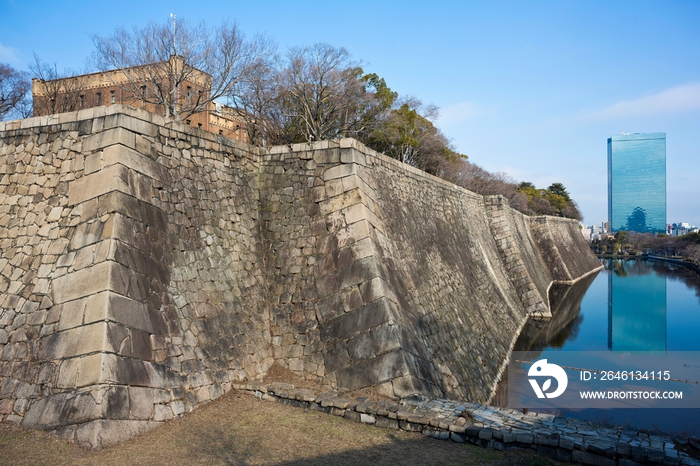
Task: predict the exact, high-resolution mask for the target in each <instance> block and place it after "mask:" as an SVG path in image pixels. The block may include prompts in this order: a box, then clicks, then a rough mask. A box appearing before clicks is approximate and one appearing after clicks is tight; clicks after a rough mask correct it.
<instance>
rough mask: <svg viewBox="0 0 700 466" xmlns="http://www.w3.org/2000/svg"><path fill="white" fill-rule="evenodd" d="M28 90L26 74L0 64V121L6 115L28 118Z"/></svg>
mask: <svg viewBox="0 0 700 466" xmlns="http://www.w3.org/2000/svg"><path fill="white" fill-rule="evenodd" d="M29 89H30V84H29V77H28V75H27V73H26V72H23V71H17V70H15V69H14V68H12V67H11V66H10V65H6V64H4V63H0V119H2V118H4V117H5V116H6V115H11V116H15V115H16V116H18V117H25V116H28V115H27V114H26V113H27V110H26V109H27V108H28V106H29V105H28V99H27V94H28V92H29Z"/></svg>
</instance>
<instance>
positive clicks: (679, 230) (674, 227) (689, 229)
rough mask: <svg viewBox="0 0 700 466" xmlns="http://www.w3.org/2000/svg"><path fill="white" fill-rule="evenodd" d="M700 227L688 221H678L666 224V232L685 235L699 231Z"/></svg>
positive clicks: (670, 234) (672, 234) (673, 234)
mask: <svg viewBox="0 0 700 466" xmlns="http://www.w3.org/2000/svg"><path fill="white" fill-rule="evenodd" d="M697 231H698V227H695V226H691V225H690V223H688V222H678V223H671V224H668V225H666V233H667V234H668V235H669V236H683V235H687V234H688V233H697Z"/></svg>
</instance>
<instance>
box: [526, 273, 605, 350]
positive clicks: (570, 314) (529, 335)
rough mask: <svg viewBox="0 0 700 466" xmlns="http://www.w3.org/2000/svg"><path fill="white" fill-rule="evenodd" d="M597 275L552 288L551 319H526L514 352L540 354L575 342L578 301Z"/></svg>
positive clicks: (579, 322)
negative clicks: (536, 352) (535, 352)
mask: <svg viewBox="0 0 700 466" xmlns="http://www.w3.org/2000/svg"><path fill="white" fill-rule="evenodd" d="M597 275H598V274H597V273H595V274H592V275H589V276H587V277H585V278H583V279H581V280H579V281H578V282H576V283H575V284H574V285H571V286H569V285H552V287H551V288H550V290H549V302H550V307H551V309H552V318H551V319H548V320H544V321H537V320H533V319H530V320H529V321H528V322H527V324H525V327H524V328H523V330H522V332H521V333H520V337H519V338H518V341H517V342H516V343H515V347H514V348H513V350H514V351H541V350H544V349H546V348H563V347H564V346H565V345H566V344H567V342H571V341H575V340H576V338H577V336H578V333H579V330H580V328H581V325H582V324H583V319H584V316H583V314H581V300H582V299H583V297H584V295H585V294H586V290H588V288H589V287H590V286H591V283H593V281H594V280H595V278H596V276H597Z"/></svg>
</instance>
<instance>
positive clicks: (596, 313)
mask: <svg viewBox="0 0 700 466" xmlns="http://www.w3.org/2000/svg"><path fill="white" fill-rule="evenodd" d="M603 265H604V266H605V268H604V269H603V270H602V271H601V272H599V273H598V274H594V275H590V276H588V277H586V278H584V279H582V280H579V281H578V282H577V283H576V284H574V285H572V286H565V285H553V286H552V288H551V289H550V292H549V299H550V303H551V307H552V316H553V317H552V319H551V320H548V321H542V322H537V321H530V322H528V323H527V324H526V326H525V327H524V328H523V331H522V332H521V334H520V337H519V338H518V340H517V342H516V344H515V347H514V350H515V351H531V350H537V351H544V350H564V351H602V350H612V351H700V339H698V338H697V335H700V275H698V274H697V273H695V272H694V271H692V270H689V269H686V268H684V267H680V266H677V265H674V264H668V263H665V262H651V261H621V260H606V261H605V262H604V263H603Z"/></svg>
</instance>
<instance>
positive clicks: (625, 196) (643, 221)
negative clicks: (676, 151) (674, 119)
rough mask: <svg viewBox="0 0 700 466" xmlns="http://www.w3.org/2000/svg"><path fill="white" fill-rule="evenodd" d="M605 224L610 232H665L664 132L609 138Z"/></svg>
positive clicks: (620, 135)
mask: <svg viewBox="0 0 700 466" xmlns="http://www.w3.org/2000/svg"><path fill="white" fill-rule="evenodd" d="M608 221H609V222H610V229H611V230H612V231H613V232H616V231H620V230H627V231H636V232H640V233H644V232H649V233H665V232H666V133H649V134H619V135H615V136H611V137H610V138H609V139H608Z"/></svg>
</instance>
